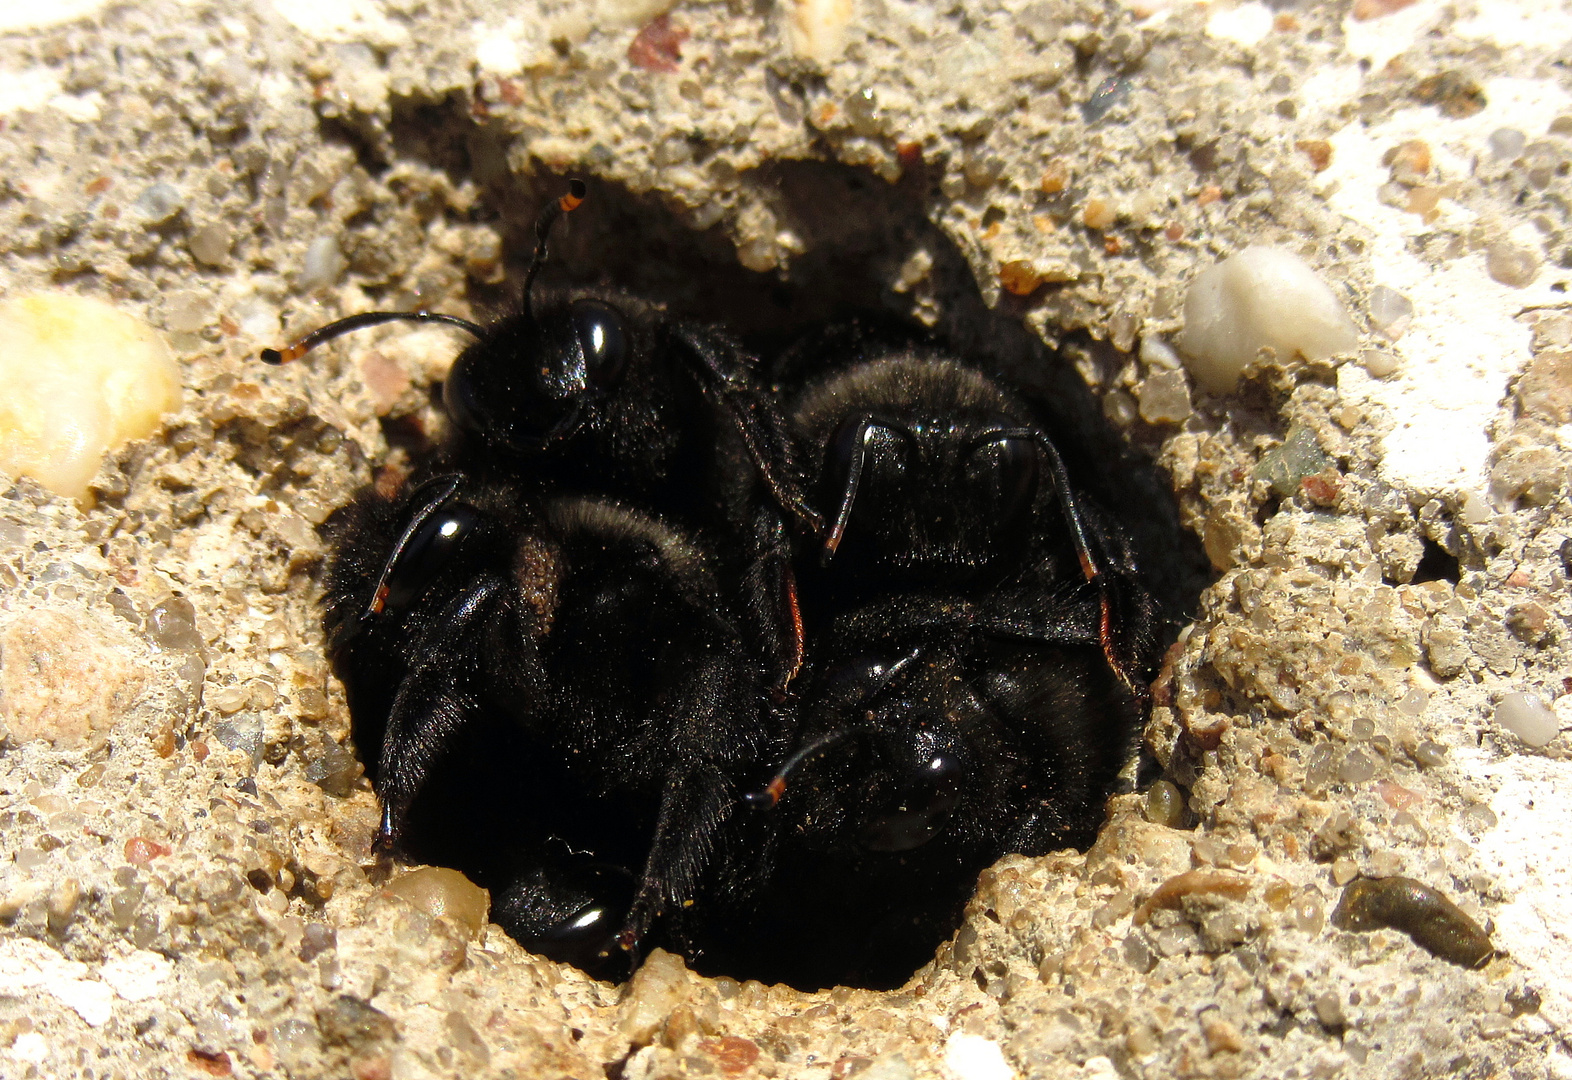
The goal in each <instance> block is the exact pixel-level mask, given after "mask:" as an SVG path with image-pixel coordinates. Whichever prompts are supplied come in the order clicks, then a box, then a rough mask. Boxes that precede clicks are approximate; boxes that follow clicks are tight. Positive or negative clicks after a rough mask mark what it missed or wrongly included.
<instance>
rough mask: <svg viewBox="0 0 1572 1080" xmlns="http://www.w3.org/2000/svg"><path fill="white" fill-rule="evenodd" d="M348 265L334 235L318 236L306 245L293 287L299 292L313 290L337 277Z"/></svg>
mask: <svg viewBox="0 0 1572 1080" xmlns="http://www.w3.org/2000/svg"><path fill="white" fill-rule="evenodd" d="M348 266H349V260H348V259H346V258H344V252H343V249H341V248H340V247H339V246H338V237H336V236H326V235H325V236H318V237H317V238H316V239H314V240H312V241H311V243H310V244H309V245H307V247H306V258H305V261H304V262H303V263H302V264H301V267H300V277H299V278H298V279H296V281H295V287H296V288H298V289H299V290H300V291H301V292H314V291H315V290H317V289H321V288H325V287H327V286H329V285H331V284H333V283H334V282H335V281H337V280H338V279H339V277H340V276H342V275H343V273H344V271H345V269H347V268H348Z"/></svg>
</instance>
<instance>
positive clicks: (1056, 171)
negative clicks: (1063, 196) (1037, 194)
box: [1038, 161, 1070, 195]
mask: <svg viewBox="0 0 1572 1080" xmlns="http://www.w3.org/2000/svg"><path fill="white" fill-rule="evenodd" d="M1038 186H1039V187H1041V188H1042V191H1043V194H1044V195H1057V194H1059V192H1061V191H1063V190H1064V189H1065V188H1067V187H1069V186H1070V170H1069V169H1067V168H1066V167H1065V166H1064V164H1063V163H1061V162H1057V161H1056V162H1054V163H1053V164H1051V165H1049V166H1048V167H1047V168H1046V169H1044V170H1043V178H1042V181H1041V183H1040V184H1039V185H1038Z"/></svg>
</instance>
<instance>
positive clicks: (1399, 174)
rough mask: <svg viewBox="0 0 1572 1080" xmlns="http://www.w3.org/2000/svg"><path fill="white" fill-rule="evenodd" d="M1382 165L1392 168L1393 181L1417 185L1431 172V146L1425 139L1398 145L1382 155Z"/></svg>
mask: <svg viewBox="0 0 1572 1080" xmlns="http://www.w3.org/2000/svg"><path fill="white" fill-rule="evenodd" d="M1381 164H1383V165H1388V166H1390V167H1391V169H1392V179H1393V180H1396V181H1398V182H1399V183H1402V184H1417V183H1419V182H1420V181H1421V180H1423V179H1424V178H1425V174H1426V173H1428V172H1429V171H1430V164H1431V159H1430V144H1429V143H1427V142H1425V141H1424V140H1423V139H1409V140H1408V141H1407V142H1401V143H1398V144H1397V145H1396V146H1394V147H1392V149H1390V150H1388V151H1387V152H1386V153H1384V154H1382V155H1381Z"/></svg>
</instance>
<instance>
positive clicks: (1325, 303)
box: [1180, 245, 1359, 394]
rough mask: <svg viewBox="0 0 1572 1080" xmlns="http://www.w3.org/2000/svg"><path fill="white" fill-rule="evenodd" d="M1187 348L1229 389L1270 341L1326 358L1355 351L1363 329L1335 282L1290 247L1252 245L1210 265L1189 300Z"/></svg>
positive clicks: (1212, 383)
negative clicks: (1324, 277) (1330, 283)
mask: <svg viewBox="0 0 1572 1080" xmlns="http://www.w3.org/2000/svg"><path fill="white" fill-rule="evenodd" d="M1184 322H1185V326H1184V335H1183V337H1182V339H1181V341H1180V348H1181V349H1182V350H1183V351H1184V353H1185V356H1186V360H1187V363H1188V364H1189V367H1190V372H1191V374H1193V375H1194V376H1195V377H1196V379H1197V380H1198V381H1199V382H1200V383H1201V385H1203V386H1205V387H1206V388H1207V389H1208V390H1210V391H1212V393H1214V394H1226V393H1228V392H1229V391H1230V390H1232V389H1233V387H1234V383H1235V382H1236V381H1237V380H1238V378H1239V375H1240V373H1241V372H1243V371H1244V369H1245V368H1246V367H1247V366H1248V365H1249V364H1250V363H1251V362H1252V361H1254V360H1255V358H1256V355H1257V354H1258V353H1259V352H1260V351H1261V349H1263V348H1268V347H1269V348H1271V349H1272V350H1274V351H1275V352H1276V353H1277V354H1278V356H1279V357H1281V358H1283V359H1285V360H1286V359H1288V358H1290V357H1292V356H1293V355H1294V354H1295V353H1302V354H1303V355H1304V356H1306V357H1308V358H1310V359H1312V360H1324V359H1326V358H1327V357H1329V356H1332V355H1333V354H1335V353H1340V352H1348V351H1349V350H1351V349H1353V347H1354V346H1355V345H1356V344H1358V341H1359V334H1358V332H1357V331H1356V330H1355V329H1354V324H1353V322H1352V321H1351V320H1350V319H1349V318H1348V312H1347V311H1345V310H1344V308H1343V304H1342V302H1341V301H1339V300H1338V298H1337V296H1336V294H1334V293H1333V292H1332V289H1331V287H1330V286H1328V285H1327V283H1326V282H1324V281H1322V280H1321V278H1320V277H1319V276H1318V275H1317V274H1316V272H1315V271H1314V270H1312V269H1311V268H1310V265H1309V264H1308V263H1306V262H1305V261H1304V260H1303V259H1301V258H1300V257H1299V256H1298V255H1295V254H1294V253H1293V252H1291V251H1286V250H1284V249H1283V248H1275V247H1264V246H1259V245H1258V246H1254V247H1248V248H1245V249H1244V250H1243V251H1241V252H1240V253H1239V254H1237V255H1235V256H1233V257H1232V258H1230V259H1224V260H1223V261H1222V262H1220V263H1218V264H1217V265H1216V266H1214V267H1212V268H1211V269H1210V270H1206V271H1203V272H1202V273H1201V274H1200V275H1199V276H1197V277H1196V279H1195V280H1194V281H1193V282H1191V283H1190V291H1189V293H1188V294H1187V295H1186V296H1185V301H1184Z"/></svg>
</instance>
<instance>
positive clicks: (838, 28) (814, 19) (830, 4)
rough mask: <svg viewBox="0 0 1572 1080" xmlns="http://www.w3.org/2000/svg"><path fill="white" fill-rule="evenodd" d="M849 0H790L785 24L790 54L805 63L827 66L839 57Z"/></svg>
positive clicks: (850, 6)
mask: <svg viewBox="0 0 1572 1080" xmlns="http://www.w3.org/2000/svg"><path fill="white" fill-rule="evenodd" d="M851 19H852V0H791V7H790V21H789V22H788V23H787V30H788V36H789V38H790V40H791V50H792V52H794V53H796V54H797V55H798V56H800V57H802V58H803V59H804V60H813V61H816V62H817V63H820V64H827V63H829V62H830V61H831V60H834V59H835V58H836V57H837V56H839V55H840V52H841V46H842V45H843V44H844V41H845V37H846V27H847V25H848V24H849V23H850V22H851Z"/></svg>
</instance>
